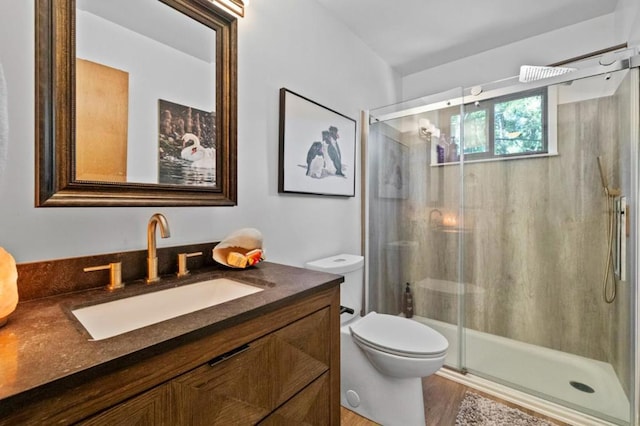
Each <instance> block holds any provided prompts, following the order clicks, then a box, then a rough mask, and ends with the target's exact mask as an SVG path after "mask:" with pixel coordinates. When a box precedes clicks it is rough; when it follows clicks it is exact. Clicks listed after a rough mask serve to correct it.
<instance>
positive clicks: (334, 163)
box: [278, 88, 356, 197]
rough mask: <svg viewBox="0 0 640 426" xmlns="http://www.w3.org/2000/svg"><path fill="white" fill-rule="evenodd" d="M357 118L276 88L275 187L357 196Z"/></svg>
mask: <svg viewBox="0 0 640 426" xmlns="http://www.w3.org/2000/svg"><path fill="white" fill-rule="evenodd" d="M355 173H356V121H355V120H353V119H351V118H349V117H347V116H346V115H343V114H341V113H339V112H336V111H334V110H332V109H329V108H327V107H325V106H322V105H320V104H319V103H317V102H314V101H312V100H310V99H308V98H305V97H304V96H301V95H299V94H297V93H294V92H292V91H290V90H288V89H286V88H282V89H280V164H279V176H278V192H280V193H286V192H290V193H300V194H316V195H333V196H343V197H353V196H355Z"/></svg>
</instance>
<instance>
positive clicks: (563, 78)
mask: <svg viewBox="0 0 640 426" xmlns="http://www.w3.org/2000/svg"><path fill="white" fill-rule="evenodd" d="M605 68H606V69H605V70H604V71H603V70H602V69H601V70H599V71H594V70H593V69H591V68H587V69H578V70H576V71H573V72H571V73H567V74H563V75H560V76H557V77H551V78H547V79H544V80H539V81H533V82H529V83H518V84H517V87H518V91H519V92H520V91H526V90H531V89H536V88H540V87H547V86H552V85H557V84H562V83H568V82H570V81H573V80H578V79H582V78H587V77H590V76H594V75H598V74H605V73H606V72H615V71H621V70H625V69H629V70H630V71H631V72H632V73H634V74H635V77H634V76H633V74H632V78H634V79H635V80H636V82H635V83H634V84H632V85H631V92H632V93H631V94H630V98H631V99H630V105H631V106H630V116H631V120H632V121H631V134H630V138H631V141H630V142H629V143H630V153H631V157H632V161H631V192H632V194H633V200H632V201H633V205H634V206H635V209H636V211H638V210H640V170H639V167H640V165H639V162H640V147H639V143H640V55H637V54H636V55H633V56H630V57H629V58H627V59H622V60H618V61H616V62H614V63H613V64H611V65H608V66H606V67H605ZM508 80H510V79H508ZM508 80H503V81H502V82H504V83H505V84H504V87H502V88H501V89H499V93H500V91H504V92H505V93H508V92H509V90H511V87H513V85H507V84H506V83H507V81H508ZM498 83H501V82H498ZM453 90H455V89H453ZM471 90H472V88H465V89H464V91H463V96H462V97H460V99H458V100H453V101H452V102H451V103H448V104H446V106H451V105H458V103H457V102H459V105H460V108H461V110H463V106H464V104H465V99H469V98H470V95H471ZM402 103H404V102H400V103H399V104H402ZM444 105H445V104H444V103H441V104H440V105H434V104H425V105H418V106H412V107H409V108H406V109H402V110H400V111H390V112H387V113H385V114H383V115H379V116H376V117H375V118H374V117H372V116H371V115H370V111H369V110H366V111H362V113H361V123H362V128H361V141H362V143H361V150H362V151H361V161H362V167H361V171H362V176H361V179H362V183H361V187H362V194H363V195H362V198H363V199H362V217H361V220H362V229H361V232H362V249H363V253H364V254H365V259H369V258H370V248H369V244H368V241H369V238H368V232H369V207H368V202H369V199H370V197H371V194H370V185H369V176H370V168H369V163H370V162H369V161H368V157H367V156H368V151H369V149H368V141H369V126H370V125H371V124H373V123H372V121H375V122H378V121H381V122H384V121H387V120H391V119H396V118H401V117H405V116H412V115H416V114H420V113H422V112H426V111H429V110H434V109H440V108H443V107H444ZM381 109H384V108H381ZM378 110H380V109H378ZM461 112H462V111H461ZM463 131H464V126H461V132H463ZM461 134H462V133H461ZM462 136H463V135H462ZM464 164H465V161H464V153H463V149H461V153H460V180H459V185H460V200H459V207H460V215H459V217H460V218H463V220H464V179H463V173H464ZM633 223H634V226H635V236H634V237H635V238H634V244H635V258H634V259H633V265H632V266H631V271H632V274H633V289H632V292H631V299H632V300H630V302H629V303H630V304H631V314H632V318H630V319H629V320H630V322H631V324H630V329H631V336H630V338H631V342H630V348H631V351H632V354H631V366H630V369H631V374H632V379H633V385H632V393H633V395H630V398H629V400H630V401H629V402H630V410H631V413H630V425H633V426H640V312H639V308H640V290H639V285H640V280H639V276H638V274H639V273H640V268H639V266H638V265H640V214H635V212H633ZM464 243H465V242H464V234H463V233H460V234H459V250H462V247H463V244H464ZM463 268H464V256H463V255H462V254H459V256H458V277H459V280H458V287H459V290H460V291H459V296H458V298H459V299H458V317H457V320H458V324H457V337H458V345H459V351H458V365H457V368H458V369H459V371H460V372H461V373H462V376H460V377H456V375H455V374H454V375H452V374H451V372H447V371H444V373H443V375H444V376H447V377H449V378H451V379H453V380H457V381H460V382H463V383H464V382H465V380H466V379H465V378H464V376H465V375H466V373H467V372H466V369H465V359H466V353H465V352H466V347H465V346H466V344H465V341H466V339H465V338H464V332H465V329H466V322H465V313H464V306H465V294H466V291H465V288H464V287H465V285H464V283H463V280H462V271H463ZM369 279H370V273H369V265H368V262H367V264H366V265H365V279H364V283H363V285H364V289H365V292H363V294H364V296H363V297H364V300H363V302H364V303H363V314H364V313H366V312H368V311H369V306H368V302H369V298H368V289H369V285H368V283H369ZM458 376H459V375H458ZM469 376H473V375H472V374H469ZM479 378H480V380H478V381H476V380H474V379H473V378H471V380H470V381H469V384H471V386H474V382H476V383H482V382H487V381H488V380H487V379H482V378H481V377H479ZM495 384H497V385H498V386H496V387H495V388H494V389H493V392H494V393H496V394H500V393H501V392H503V391H504V390H503V389H502V388H504V387H509V386H508V385H501V384H500V383H498V382H495ZM475 386H476V387H477V386H482V385H478V384H476V385H475ZM490 387H491V386H490ZM490 392H491V391H490ZM525 394H526V395H529V396H531V394H529V393H528V392H525ZM505 398H507V399H508V398H509V396H508V395H506V396H505ZM516 399H517V398H516ZM542 401H544V402H542V405H544V404H545V403H549V401H548V400H546V399H545V400H542ZM536 404H538V402H536V403H533V404H532V406H534V407H535V406H536ZM551 405H554V404H553V403H551ZM562 409H566V410H569V411H575V412H576V413H578V414H579V415H578V416H577V417H580V416H581V415H586V416H587V417H590V415H589V414H586V413H582V412H581V411H578V410H573V409H571V408H569V407H565V406H561V410H560V411H562ZM554 410H555V408H553V409H550V410H548V412H549V413H550V415H551V416H553V412H554ZM567 418H571V416H568V417H567Z"/></svg>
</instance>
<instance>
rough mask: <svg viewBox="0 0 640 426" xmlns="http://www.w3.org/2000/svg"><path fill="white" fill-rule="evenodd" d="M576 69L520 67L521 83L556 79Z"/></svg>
mask: <svg viewBox="0 0 640 426" xmlns="http://www.w3.org/2000/svg"><path fill="white" fill-rule="evenodd" d="M575 70H576V68H567V67H536V66H533V65H522V66H521V67H520V77H519V79H518V80H519V81H520V82H521V83H529V82H532V81H536V80H543V79H545V78H551V77H556V76H559V75H562V74H566V73H568V72H571V71H575Z"/></svg>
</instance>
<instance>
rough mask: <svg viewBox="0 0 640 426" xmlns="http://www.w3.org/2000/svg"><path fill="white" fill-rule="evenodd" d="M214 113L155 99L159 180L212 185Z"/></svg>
mask: <svg viewBox="0 0 640 426" xmlns="http://www.w3.org/2000/svg"><path fill="white" fill-rule="evenodd" d="M215 121H216V117H215V113H214V112H207V111H202V110H199V109H197V108H193V107H191V106H187V105H181V104H178V103H174V102H170V101H166V100H164V99H159V100H158V122H159V128H158V182H159V183H161V184H169V185H191V186H213V187H215V186H216V184H217V179H216V168H217V167H216V163H217V156H216V151H217V150H216V143H215V140H216V128H215Z"/></svg>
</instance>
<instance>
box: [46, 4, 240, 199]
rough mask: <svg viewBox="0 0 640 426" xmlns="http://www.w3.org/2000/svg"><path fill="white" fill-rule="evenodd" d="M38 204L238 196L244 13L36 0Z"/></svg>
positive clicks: (192, 7)
mask: <svg viewBox="0 0 640 426" xmlns="http://www.w3.org/2000/svg"><path fill="white" fill-rule="evenodd" d="M35 7H36V206H37V207H49V206H54V207H55V206H231V205H235V204H236V201H237V191H236V175H237V165H236V164H237V149H236V134H237V120H236V114H237V105H236V99H237V94H236V90H237V89H236V87H237V82H236V67H237V54H236V47H237V25H236V24H237V22H236V18H235V17H233V16H231V15H229V14H227V13H225V12H222V11H221V10H219V9H218V8H216V7H215V6H213V5H212V4H211V2H210V1H209V0H136V1H134V2H132V1H130V0H109V1H104V0H37V1H36V2H35Z"/></svg>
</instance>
